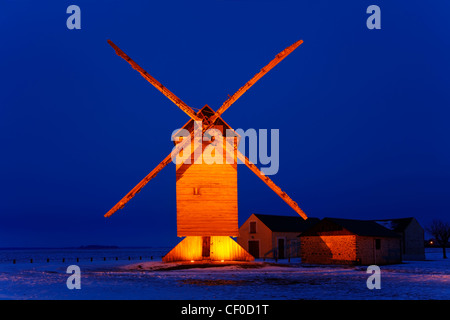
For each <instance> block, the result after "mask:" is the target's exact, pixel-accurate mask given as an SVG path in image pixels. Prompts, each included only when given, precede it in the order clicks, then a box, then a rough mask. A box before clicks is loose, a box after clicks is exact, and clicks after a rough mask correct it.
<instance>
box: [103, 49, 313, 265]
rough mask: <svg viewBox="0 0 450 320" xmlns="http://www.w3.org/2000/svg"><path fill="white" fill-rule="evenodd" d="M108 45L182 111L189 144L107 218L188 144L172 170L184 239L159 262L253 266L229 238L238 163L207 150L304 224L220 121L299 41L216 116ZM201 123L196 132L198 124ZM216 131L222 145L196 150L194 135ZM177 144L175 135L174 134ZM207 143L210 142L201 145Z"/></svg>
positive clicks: (204, 144) (178, 146)
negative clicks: (241, 170)
mask: <svg viewBox="0 0 450 320" xmlns="http://www.w3.org/2000/svg"><path fill="white" fill-rule="evenodd" d="M108 43H109V44H110V45H111V46H112V47H113V48H114V50H115V51H116V54H117V55H118V56H120V57H122V58H123V59H125V60H126V61H127V62H128V63H129V64H130V65H131V66H132V67H133V69H135V70H136V71H138V72H139V73H140V74H141V75H142V76H143V77H144V78H145V79H146V80H147V81H148V82H150V83H151V84H152V85H153V86H154V87H155V88H156V89H158V90H159V91H160V92H161V93H162V94H164V95H165V96H166V97H167V98H169V99H170V100H171V101H172V102H173V103H175V105H176V106H178V107H179V108H180V109H181V110H183V111H184V112H185V113H186V114H187V115H188V116H189V117H190V120H189V121H188V122H187V123H186V124H185V125H184V126H183V127H182V128H183V129H185V130H187V132H189V134H190V138H191V139H183V140H181V139H180V140H178V141H177V139H174V141H176V142H175V147H174V149H173V150H172V152H171V153H169V155H167V156H166V158H164V160H163V161H162V162H161V163H159V164H158V165H157V166H156V167H155V168H154V169H153V170H152V171H151V172H150V173H149V174H148V175H147V176H146V177H145V178H144V179H143V180H142V181H141V182H139V183H138V184H137V185H136V186H135V187H134V188H133V189H132V190H131V191H130V192H128V194H127V195H125V197H123V198H122V199H121V200H120V201H119V202H118V203H117V204H116V205H115V206H114V207H112V208H111V210H109V211H108V212H107V213H106V214H105V217H110V216H111V215H112V214H113V213H115V212H116V211H117V210H119V209H121V208H123V207H124V206H125V204H126V203H127V202H128V201H130V200H131V198H133V197H134V196H135V195H136V194H137V193H138V192H139V191H140V190H141V189H142V188H143V187H144V186H145V185H146V184H147V183H148V182H149V181H150V180H151V179H153V178H154V177H155V176H156V175H157V174H158V172H160V171H161V170H162V169H163V168H164V167H165V166H167V165H168V164H169V163H170V162H172V159H173V157H174V156H177V155H179V154H180V152H182V153H184V152H185V150H186V147H188V146H189V143H190V144H191V148H187V149H188V150H190V151H191V154H190V157H189V155H187V156H186V155H184V156H185V158H184V159H190V160H191V161H184V162H181V163H177V165H176V198H177V235H178V236H179V237H185V238H184V239H183V240H182V241H181V242H180V243H179V244H178V245H177V246H176V247H175V248H173V249H172V250H171V251H170V252H169V253H168V254H167V255H166V256H164V257H163V261H166V262H169V261H184V260H187V261H198V260H211V261H216V260H218V261H225V260H247V261H248V260H253V257H252V256H251V255H250V254H249V253H247V252H246V251H245V250H244V249H243V248H242V247H241V246H239V245H238V244H237V243H236V242H235V241H234V240H233V239H231V238H230V237H231V236H233V237H235V236H238V204H237V161H232V162H231V163H230V162H229V161H226V159H223V162H222V163H211V162H208V161H207V157H208V156H207V155H206V154H205V153H206V150H207V149H208V146H209V145H210V144H214V145H215V147H219V146H221V147H222V148H221V149H222V150H225V152H223V154H222V156H223V157H224V158H226V157H231V158H233V159H234V160H236V159H239V160H240V161H241V162H242V163H245V165H246V166H247V167H248V168H249V169H250V170H251V171H252V172H253V173H255V174H256V175H257V176H258V177H259V178H260V179H261V180H262V181H263V182H264V183H266V184H267V185H268V186H269V188H271V189H272V190H273V191H274V192H275V193H276V194H278V195H279V196H280V197H281V199H283V200H284V201H285V202H286V203H287V204H288V205H289V206H290V207H291V208H292V209H294V210H295V211H296V212H297V213H298V214H299V215H300V216H301V217H302V218H304V219H307V216H306V214H305V213H304V212H303V211H302V210H301V209H300V207H299V206H298V205H297V203H296V202H295V201H293V200H292V199H291V198H290V197H289V196H288V195H287V194H286V193H285V192H284V191H282V190H281V189H280V188H279V187H278V186H277V185H276V184H275V183H274V182H273V181H272V180H271V179H270V178H269V177H267V176H266V175H264V174H263V173H262V172H261V171H260V170H259V169H258V168H257V167H256V166H255V165H254V164H253V163H251V162H250V161H249V160H248V158H247V157H246V156H244V155H243V154H242V153H241V152H239V150H238V149H237V146H238V143H239V136H238V135H237V134H236V133H235V132H234V131H233V130H232V128H231V127H230V126H229V125H228V124H227V123H226V122H225V121H224V120H223V119H222V118H221V115H222V113H223V112H225V110H227V109H228V108H229V107H230V106H231V105H232V104H233V103H234V102H235V101H236V100H237V99H238V98H239V97H240V96H242V94H244V93H245V92H246V91H247V90H248V89H250V87H251V86H252V85H254V84H255V83H256V82H257V81H258V80H259V79H261V78H262V77H263V76H264V75H265V74H266V73H267V72H269V71H270V70H271V69H272V68H273V67H275V66H276V65H277V64H278V63H279V62H280V61H281V60H283V59H284V58H285V57H287V56H288V55H289V54H290V53H291V52H293V51H294V50H295V49H296V48H297V47H298V46H299V45H301V44H302V43H303V41H302V40H299V41H297V42H295V43H294V44H292V45H291V46H289V47H287V48H286V49H284V50H283V51H281V52H280V53H279V54H278V55H276V57H275V58H274V59H273V60H272V61H271V62H270V63H269V64H267V65H266V66H265V67H264V68H262V69H261V70H260V71H259V72H258V73H257V74H256V75H255V76H254V77H253V78H252V79H251V80H250V81H248V82H247V83H246V84H245V85H244V86H242V87H241V88H240V89H239V90H238V91H237V92H236V93H235V94H233V95H232V96H230V97H229V98H228V99H227V100H226V101H225V102H224V103H223V104H222V106H221V107H220V108H219V109H218V110H217V111H214V110H213V109H211V108H210V107H209V106H208V105H205V106H204V107H203V108H202V109H201V110H199V111H198V112H195V111H194V110H193V109H192V108H190V107H189V106H188V105H187V104H186V103H184V102H183V101H182V100H181V99H179V98H178V97H177V96H175V95H174V94H173V93H172V92H171V91H169V90H168V89H167V88H166V87H164V86H163V85H162V84H161V83H160V82H158V81H157V80H156V79H155V78H153V77H152V76H151V75H150V74H148V73H147V72H146V71H145V70H144V69H142V68H141V67H140V66H139V65H138V64H137V63H136V62H134V61H133V60H132V59H131V58H130V57H129V56H127V55H126V54H125V53H124V52H123V51H122V50H121V49H120V48H119V47H117V46H116V45H115V44H114V43H113V42H112V41H110V40H108ZM199 123H201V126H200V127H199V126H198V125H197V124H199ZM196 125H197V129H196V130H194V129H195V128H196ZM211 129H217V130H219V131H220V135H219V136H222V137H223V138H222V139H217V140H213V139H202V140H201V143H199V144H195V141H196V140H195V139H196V134H197V132H200V136H203V134H205V132H208V131H207V130H209V131H211ZM174 136H175V138H176V136H177V133H175V134H174ZM204 140H208V141H204ZM199 151H200V154H201V155H202V157H201V158H200V161H196V158H195V155H196V154H198V152H199Z"/></svg>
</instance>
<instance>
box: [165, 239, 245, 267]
mask: <svg viewBox="0 0 450 320" xmlns="http://www.w3.org/2000/svg"><path fill="white" fill-rule="evenodd" d="M162 260H163V261H164V262H175V261H191V260H194V261H202V260H203V257H202V237H201V236H190V237H186V238H184V239H183V240H182V241H181V242H180V243H179V244H178V245H177V246H176V247H175V248H173V249H172V250H171V251H170V252H169V253H167V254H166V255H165V256H164V257H163V259H162ZM208 260H210V261H221V260H224V261H253V260H254V258H253V257H252V256H251V255H250V254H249V253H248V252H247V251H245V250H244V249H243V248H242V247H241V246H240V245H239V244H238V243H237V242H236V241H234V240H233V239H231V238H230V237H228V236H212V237H211V242H210V256H209V259H208Z"/></svg>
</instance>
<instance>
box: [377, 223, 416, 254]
mask: <svg viewBox="0 0 450 320" xmlns="http://www.w3.org/2000/svg"><path fill="white" fill-rule="evenodd" d="M374 221H375V222H376V223H378V224H381V225H382V226H383V227H385V228H388V229H389V230H391V231H394V232H395V233H397V234H399V235H400V236H401V237H402V258H403V260H425V238H424V230H423V228H422V226H421V225H420V224H419V222H418V221H417V220H416V219H415V218H413V217H410V218H400V219H385V220H374Z"/></svg>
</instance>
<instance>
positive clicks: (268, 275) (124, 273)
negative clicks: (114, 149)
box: [0, 249, 450, 300]
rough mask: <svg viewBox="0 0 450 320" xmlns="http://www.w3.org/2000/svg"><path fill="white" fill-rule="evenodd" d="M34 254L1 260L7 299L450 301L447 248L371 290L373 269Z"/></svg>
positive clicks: (385, 275) (0, 294)
mask: <svg viewBox="0 0 450 320" xmlns="http://www.w3.org/2000/svg"><path fill="white" fill-rule="evenodd" d="M19 253H20V252H19ZM134 253H135V254H136V252H134ZM0 254H1V253H0ZM9 254H10V255H11V254H12V253H9ZM16 254H18V253H17V252H16ZM29 254H30V253H29V252H27V258H26V259H22V260H21V261H22V262H18V263H17V262H16V264H12V262H11V261H10V260H9V259H4V260H3V262H0V299H49V300H50V299H168V300H184V299H189V300H192V299H199V300H214V299H222V300H236V299H242V300H248V299H252V300H268V299H281V300H285V299H320V300H326V299H333V300H335V299H339V300H353V299H358V300H359V299H402V300H409V299H438V300H439V299H449V298H450V259H442V250H441V249H427V251H426V257H427V260H425V261H406V262H404V263H402V264H398V265H389V266H380V268H381V289H379V290H377V289H373V290H369V289H368V288H367V286H366V280H367V278H368V277H369V276H370V274H367V273H366V269H367V267H364V266H357V267H353V266H306V265H302V264H300V261H299V260H298V259H292V260H291V262H290V263H289V262H288V261H287V260H279V261H278V263H274V261H270V262H268V261H266V262H263V261H262V260H258V261H256V262H255V263H250V264H245V263H244V264H243V263H237V264H230V263H226V262H224V263H216V264H214V266H213V267H211V266H209V267H206V266H205V265H202V264H196V263H192V264H190V263H187V264H180V263H171V264H165V263H162V262H161V259H160V257H159V258H157V259H156V258H154V259H153V260H150V259H146V260H147V261H144V260H138V261H128V260H127V259H122V260H120V259H119V260H118V261H115V260H108V259H107V261H103V259H94V261H93V262H91V261H90V259H83V260H81V259H80V262H79V263H76V262H74V261H73V260H71V261H69V262H65V263H62V262H61V261H56V260H55V261H50V262H48V263H47V262H46V260H45V259H42V260H40V261H37V262H35V263H29V261H28V260H27V259H28V257H29ZM138 254H139V253H138ZM113 255H114V254H112V255H111V256H113ZM43 256H44V255H43ZM124 256H126V255H124ZM155 257H156V255H155ZM71 264H76V265H78V266H79V267H80V269H81V289H80V290H77V289H73V290H69V289H68V288H67V286H66V280H67V278H68V277H69V276H70V274H67V273H66V269H67V267H68V266H69V265H71Z"/></svg>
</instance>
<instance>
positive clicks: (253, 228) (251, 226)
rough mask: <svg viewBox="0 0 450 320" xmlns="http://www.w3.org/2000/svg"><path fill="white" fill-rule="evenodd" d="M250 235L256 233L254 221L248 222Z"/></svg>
mask: <svg viewBox="0 0 450 320" xmlns="http://www.w3.org/2000/svg"><path fill="white" fill-rule="evenodd" d="M250 233H256V221H250Z"/></svg>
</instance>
